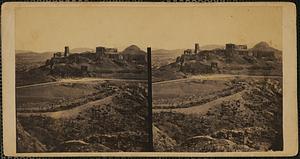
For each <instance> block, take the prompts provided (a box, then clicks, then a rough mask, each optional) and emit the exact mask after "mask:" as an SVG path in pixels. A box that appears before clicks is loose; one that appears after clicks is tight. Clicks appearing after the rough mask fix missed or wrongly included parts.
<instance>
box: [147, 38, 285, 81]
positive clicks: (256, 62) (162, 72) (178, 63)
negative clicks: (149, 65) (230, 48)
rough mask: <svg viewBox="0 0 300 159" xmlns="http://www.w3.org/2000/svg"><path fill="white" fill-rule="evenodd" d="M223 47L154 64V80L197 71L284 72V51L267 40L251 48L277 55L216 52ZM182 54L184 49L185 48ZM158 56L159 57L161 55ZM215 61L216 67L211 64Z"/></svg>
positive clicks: (223, 72) (257, 73)
mask: <svg viewBox="0 0 300 159" xmlns="http://www.w3.org/2000/svg"><path fill="white" fill-rule="evenodd" d="M217 51H220V49H218V48H217V49H216V50H210V51H204V52H206V53H209V55H208V56H206V58H205V59H203V60H185V59H184V58H185V57H183V56H178V57H177V58H176V59H175V58H172V59H173V61H170V60H169V61H168V62H166V64H165V65H163V64H162V63H160V65H155V66H154V67H153V73H152V74H153V78H154V81H161V80H170V79H177V78H184V77H186V76H189V75H196V74H210V73H213V74H215V73H221V74H246V75H278V76H280V75H282V58H281V54H282V52H281V51H280V50H278V49H275V48H273V47H271V46H269V45H268V44H267V43H266V42H260V43H258V44H257V45H255V46H254V47H253V48H251V49H249V52H252V51H273V52H274V56H275V57H274V58H272V57H270V58H258V57H255V56H253V55H252V56H251V55H250V56H249V55H243V54H241V55H240V54H236V55H235V56H232V57H226V56H225V55H224V53H220V52H217ZM182 54H183V52H182ZM158 60H159V59H158ZM212 63H216V64H217V66H216V67H215V68H212V67H211V64H212Z"/></svg>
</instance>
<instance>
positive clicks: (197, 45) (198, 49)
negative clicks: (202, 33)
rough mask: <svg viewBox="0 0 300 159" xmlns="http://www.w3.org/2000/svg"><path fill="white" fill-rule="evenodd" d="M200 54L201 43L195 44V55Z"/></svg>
mask: <svg viewBox="0 0 300 159" xmlns="http://www.w3.org/2000/svg"><path fill="white" fill-rule="evenodd" d="M198 52H200V47H199V43H195V52H194V53H195V54H196V53H198Z"/></svg>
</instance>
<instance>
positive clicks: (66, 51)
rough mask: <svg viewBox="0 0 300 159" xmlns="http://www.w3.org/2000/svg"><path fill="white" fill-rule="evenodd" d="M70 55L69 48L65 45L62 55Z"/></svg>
mask: <svg viewBox="0 0 300 159" xmlns="http://www.w3.org/2000/svg"><path fill="white" fill-rule="evenodd" d="M69 55H70V50H69V46H65V53H64V57H67V56H69Z"/></svg>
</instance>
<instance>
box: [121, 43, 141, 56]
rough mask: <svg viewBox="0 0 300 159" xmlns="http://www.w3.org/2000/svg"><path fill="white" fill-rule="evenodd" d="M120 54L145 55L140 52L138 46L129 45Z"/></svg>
mask: <svg viewBox="0 0 300 159" xmlns="http://www.w3.org/2000/svg"><path fill="white" fill-rule="evenodd" d="M121 53H122V54H131V55H135V54H146V52H145V51H143V50H141V49H140V48H139V47H138V46H136V45H131V46H129V47H127V48H126V49H124V50H123V51H122V52H121Z"/></svg>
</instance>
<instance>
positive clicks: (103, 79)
mask: <svg viewBox="0 0 300 159" xmlns="http://www.w3.org/2000/svg"><path fill="white" fill-rule="evenodd" d="M93 81H121V82H147V80H134V79H114V78H80V79H62V80H59V81H55V82H46V83H38V84H31V85H25V86H18V87H16V88H17V89H20V88H28V87H36V86H44V85H52V84H59V83H81V82H93Z"/></svg>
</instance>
